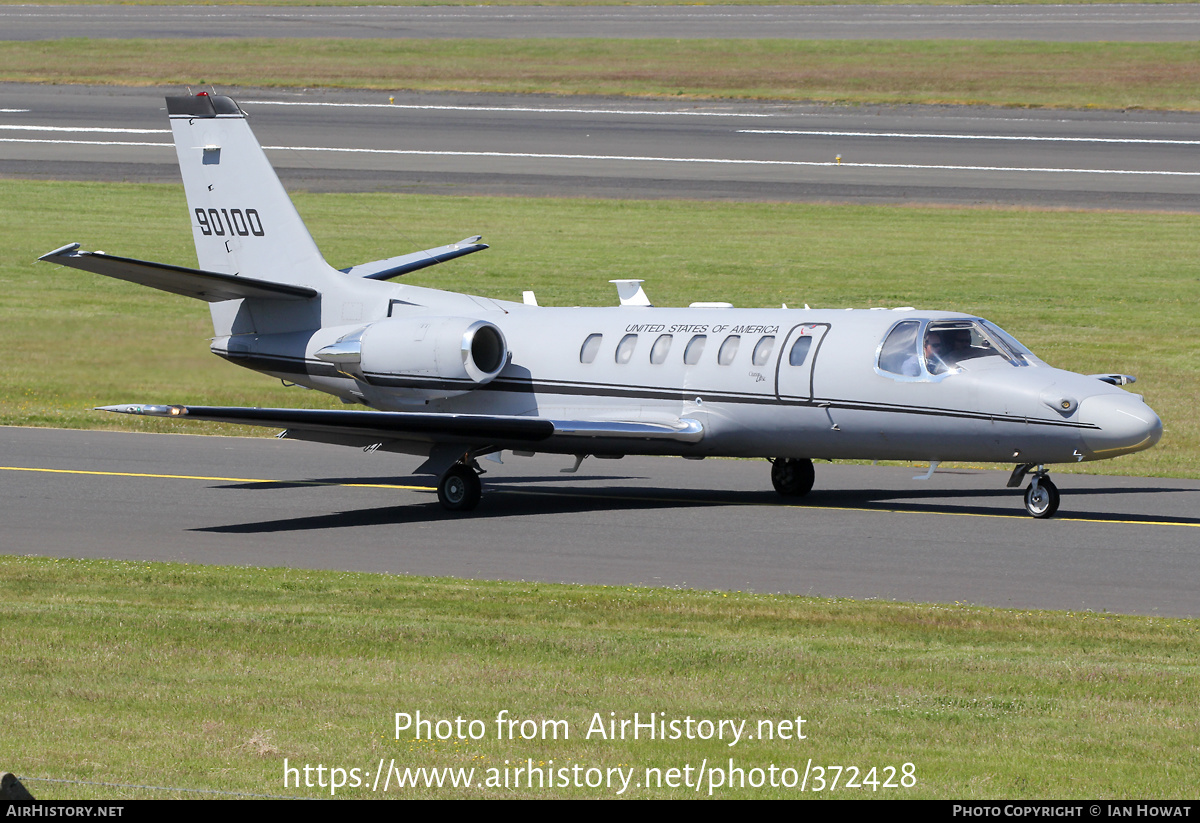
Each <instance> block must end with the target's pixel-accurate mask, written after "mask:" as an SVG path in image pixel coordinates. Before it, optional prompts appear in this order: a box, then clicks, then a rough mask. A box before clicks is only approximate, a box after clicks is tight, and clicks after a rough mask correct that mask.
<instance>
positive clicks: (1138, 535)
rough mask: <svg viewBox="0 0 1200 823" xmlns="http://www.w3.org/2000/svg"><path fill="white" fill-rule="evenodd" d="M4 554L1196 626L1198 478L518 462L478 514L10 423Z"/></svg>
mask: <svg viewBox="0 0 1200 823" xmlns="http://www.w3.org/2000/svg"><path fill="white" fill-rule="evenodd" d="M0 454H3V455H4V458H3V461H2V462H3V464H4V465H3V466H2V467H0V489H2V493H0V522H3V524H4V526H3V529H2V530H0V540H2V541H3V547H2V552H0V553H4V554H33V555H48V556H59V557H106V558H116V559H132V560H162V561H182V562H188V563H201V564H231V565H253V566H288V567H297V568H319V569H343V570H355V571H371V572H386V573H396V574H418V575H451V576H456V577H467V578H476V579H507V580H539V581H550V582H571V583H585V584H586V583H594V584H608V585H618V584H620V585H644V586H678V587H687V588H699V589H721V590H742V591H757V592H788V593H797V594H811V595H822V596H832V597H852V598H874V599H881V600H904V601H921V602H964V603H976V604H982V605H990V606H997V607H1008V608H1039V609H1069V610H1091V611H1096V612H1101V611H1108V612H1117V613H1135V614H1152V615H1164V616H1191V617H1194V616H1200V515H1198V514H1197V513H1198V512H1200V481H1187V480H1166V479H1161V478H1126V477H1098V476H1088V475H1067V474H1058V475H1055V479H1056V482H1057V483H1058V485H1059V488H1060V489H1061V490H1062V493H1063V503H1062V509H1061V510H1060V514H1059V516H1058V517H1056V518H1054V519H1052V520H1047V521H1038V520H1034V519H1033V518H1030V517H1029V516H1028V515H1026V514H1025V512H1024V509H1023V506H1022V503H1021V499H1020V495H1019V493H1018V492H1017V491H1016V490H1012V489H1006V488H1005V487H1004V481H1005V479H1006V476H1007V475H1006V473H1004V472H997V471H984V470H976V469H966V468H963V469H953V470H949V471H939V472H937V473H936V474H934V476H933V478H932V479H930V480H929V481H924V482H922V481H916V480H913V479H912V478H913V476H914V475H915V474H917V473H918V471H917V470H915V469H914V468H911V467H894V466H893V467H882V466H844V465H838V464H818V467H817V484H816V488H815V489H814V491H813V492H812V493H811V495H810V496H809V497H807V498H805V500H804V501H803V502H802V503H800V504H795V505H789V504H785V503H781V502H780V500H779V498H778V497H777V496H776V495H775V493H774V492H773V491H772V490H771V489H770V480H769V477H768V471H769V467H768V465H767V463H766V462H765V461H760V460H705V461H700V462H693V461H684V460H676V459H667V458H625V459H623V460H596V459H589V460H587V461H585V462H584V464H583V467H582V468H581V469H580V471H579V473H578V474H574V475H572V474H563V473H561V472H560V469H562V468H565V467H567V466H568V465H570V462H571V461H570V460H569V459H566V458H555V457H551V456H540V457H534V458H520V457H513V456H509V455H506V456H505V457H504V461H505V462H504V464H503V465H496V464H494V463H491V462H488V461H483V465H484V466H485V467H486V468H488V469H489V472H488V474H487V475H486V476H485V477H484V481H485V489H486V491H485V494H484V498H483V501H482V503H481V504H480V505H479V508H478V509H476V510H475V512H473V513H472V514H471V515H468V516H462V515H452V514H449V513H447V512H445V511H443V510H442V508H441V507H440V505H439V504H438V503H437V499H436V495H435V494H434V493H433V491H432V488H431V485H430V483H429V479H428V478H421V477H413V476H412V475H410V474H409V472H410V471H411V470H412V469H413V468H414V467H415V466H416V465H417V463H418V462H419V459H418V458H408V457H403V456H396V455H387V454H379V453H375V454H367V455H364V454H362V453H360V452H358V451H357V450H354V449H345V448H338V447H334V446H321V445H314V444H306V443H299V442H291V441H277V440H274V439H269V438H228V437H198V436H188V435H149V434H132V433H122V432H85V431H64V430H55V429H22V428H0Z"/></svg>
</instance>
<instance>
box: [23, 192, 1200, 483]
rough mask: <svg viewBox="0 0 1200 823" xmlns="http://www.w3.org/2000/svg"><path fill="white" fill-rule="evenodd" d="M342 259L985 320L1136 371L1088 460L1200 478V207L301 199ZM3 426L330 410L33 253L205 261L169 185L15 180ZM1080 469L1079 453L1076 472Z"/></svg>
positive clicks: (136, 423)
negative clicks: (143, 407)
mask: <svg viewBox="0 0 1200 823" xmlns="http://www.w3.org/2000/svg"><path fill="white" fill-rule="evenodd" d="M296 201H297V204H298V207H299V209H300V211H301V213H302V214H303V215H304V217H305V219H306V220H307V221H308V224H309V226H310V228H311V229H312V230H313V234H314V236H315V237H316V239H317V242H318V244H319V245H320V246H321V248H322V250H323V251H324V252H325V255H326V257H327V259H328V260H329V261H330V262H331V263H332V264H334V265H335V266H338V267H344V266H348V265H351V264H353V263H356V262H364V261H367V260H375V259H380V258H383V257H387V256H390V255H394V254H400V253H403V252H405V251H412V250H416V249H422V248H428V247H431V246H435V245H440V244H442V243H445V242H448V241H451V240H455V239H457V238H460V237H465V236H469V235H471V234H475V233H482V234H483V235H484V237H485V240H486V241H487V242H490V243H491V244H492V248H491V249H489V250H488V251H486V252H483V253H481V254H477V255H473V256H471V257H468V258H465V259H463V260H458V261H454V262H452V263H448V264H446V265H444V266H438V267H436V268H434V269H429V270H427V271H423V272H418V273H416V274H414V275H410V276H409V277H408V278H407V281H408V282H413V283H417V284H420V285H429V286H433V287H436V288H444V289H450V290H454V291H465V292H470V293H474V294H483V295H486V296H489V297H495V298H499V299H507V300H519V299H520V294H521V292H522V290H524V289H534V290H535V291H536V293H537V296H538V299H539V301H540V302H541V303H542V305H566V306H571V305H612V304H614V303H615V299H616V298H615V294H614V292H613V287H612V286H611V285H609V283H608V282H607V281H608V280H610V279H614V278H643V279H645V280H646V281H647V283H646V288H647V290H648V292H649V294H650V295H651V297H652V298H653V299H654V301H655V303H656V304H658V305H687V304H688V303H690V302H693V301H697V300H728V301H730V302H732V303H734V304H735V305H738V306H777V305H780V304H781V303H786V304H788V305H789V306H793V307H796V306H803V305H804V304H805V303H808V304H809V305H811V306H813V307H814V308H844V307H857V308H866V307H871V306H905V305H911V306H916V307H918V308H938V309H946V310H952V311H962V312H969V313H974V314H979V315H981V316H983V317H987V318H989V319H991V320H993V321H995V322H997V323H999V324H1000V325H1001V326H1002V327H1004V328H1006V329H1007V330H1009V331H1010V332H1012V333H1013V334H1015V335H1016V336H1017V337H1018V339H1020V340H1021V341H1022V342H1024V343H1025V344H1026V345H1028V346H1030V347H1031V348H1032V349H1033V350H1034V351H1035V352H1037V353H1038V354H1039V355H1040V356H1042V357H1043V358H1044V359H1045V360H1046V361H1047V362H1049V363H1051V364H1053V365H1056V366H1060V367H1062V368H1067V369H1070V370H1072V371H1077V372H1081V373H1085V374H1091V373H1098V372H1109V371H1115V372H1124V373H1128V374H1134V375H1137V376H1138V378H1139V382H1138V384H1137V386H1136V389H1137V390H1138V391H1139V392H1143V393H1144V394H1145V395H1146V399H1147V402H1149V403H1150V404H1151V406H1153V407H1154V408H1155V410H1156V411H1158V412H1159V414H1160V416H1161V417H1162V418H1163V421H1164V426H1165V433H1164V436H1163V439H1162V441H1161V442H1160V443H1159V445H1158V446H1156V447H1155V448H1154V449H1151V450H1150V451H1148V452H1144V453H1141V454H1137V455H1130V456H1127V457H1123V458H1120V459H1118V460H1117V461H1116V462H1108V461H1105V462H1102V463H1096V464H1086V465H1085V466H1084V467H1082V468H1084V469H1086V470H1091V471H1099V472H1105V473H1112V472H1118V473H1126V474H1143V475H1145V474H1149V475H1163V476H1179V477H1193V478H1195V477H1200V423H1198V421H1197V416H1196V414H1195V398H1196V397H1197V396H1200V359H1198V358H1197V356H1196V355H1197V352H1200V326H1198V325H1197V324H1196V322H1195V306H1196V305H1200V231H1197V229H1198V228H1200V216H1197V215H1191V214H1146V213H1121V212H1069V211H1034V210H1025V209H1009V210H1004V209H960V208H915V207H893V206H827V205H799V204H777V203H774V204H772V203H766V204H764V203H702V202H684V201H605V200H571V199H534V198H530V199H506V198H455V197H429V196H404V195H390V194H349V195H347V194H303V193H301V194H298V195H297V196H296ZM0 224H2V225H4V226H5V227H6V233H7V234H6V236H7V237H8V238H9V239H8V243H7V246H8V247H7V248H6V249H5V254H4V255H3V259H2V261H0V316H3V317H4V322H5V340H6V342H7V343H8V361H7V365H6V367H5V370H4V372H3V377H2V378H0V424H6V425H32V426H60V427H68V428H93V427H108V428H116V427H128V428H135V429H142V430H151V431H189V432H195V431H212V430H221V431H225V432H230V433H232V432H242V433H244V432H245V431H246V430H245V429H236V428H234V427H225V428H219V427H203V426H200V427H197V426H195V424H192V425H188V424H185V423H183V422H181V421H170V420H159V419H153V418H137V417H126V416H115V415H104V414H100V413H98V412H92V411H90V409H91V408H92V407H94V406H97V405H105V404H111V403H119V402H170V403H179V402H188V403H196V404H214V405H227V404H228V405H260V406H274V405H283V406H304V405H318V406H320V405H333V404H334V403H335V401H331V399H329V398H327V397H326V396H324V395H321V394H318V393H316V392H306V391H300V390H297V389H286V388H284V387H282V386H281V385H280V384H279V383H278V382H275V381H272V380H270V379H268V378H265V377H262V376H260V375H257V374H255V373H253V372H250V371H246V370H243V369H239V368H237V367H234V366H232V365H230V364H228V363H225V362H224V361H221V360H220V359H218V358H216V357H214V356H213V355H211V354H209V352H208V345H207V342H208V341H207V338H208V337H209V336H210V335H211V333H212V331H211V326H210V325H209V322H208V312H207V307H206V306H204V305H203V304H201V303H199V302H197V301H192V300H188V299H186V298H181V297H173V296H171V295H167V294H163V293H160V292H156V291H154V290H151V289H146V288H143V287H139V286H135V285H132V284H128V283H123V282H120V281H115V280H111V279H108V278H104V277H100V276H98V275H90V274H87V273H83V272H79V271H76V270H73V269H65V268H60V267H54V266H51V265H49V264H46V263H35V262H34V261H35V259H36V258H37V257H38V256H39V255H40V254H44V253H45V252H47V251H49V250H51V249H53V248H56V247H58V246H60V245H62V244H63V243H66V242H70V241H77V242H80V243H82V244H83V247H84V248H85V249H89V250H94V249H103V250H105V251H109V252H111V253H113V254H122V255H125V256H130V257H140V258H143V259H152V260H161V261H163V262H169V263H177V264H181V265H195V256H194V252H193V250H192V244H191V236H190V232H189V231H188V227H187V219H186V206H185V204H184V200H183V193H182V190H181V189H180V188H179V187H176V186H136V185H114V184H87V183H42V182H22V181H0ZM1077 468H1078V467H1077Z"/></svg>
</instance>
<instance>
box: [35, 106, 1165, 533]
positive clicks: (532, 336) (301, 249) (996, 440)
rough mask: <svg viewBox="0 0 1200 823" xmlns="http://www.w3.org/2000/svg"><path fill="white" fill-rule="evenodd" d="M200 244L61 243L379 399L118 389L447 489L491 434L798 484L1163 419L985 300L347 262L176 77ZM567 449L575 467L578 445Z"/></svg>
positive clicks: (268, 357)
mask: <svg viewBox="0 0 1200 823" xmlns="http://www.w3.org/2000/svg"><path fill="white" fill-rule="evenodd" d="M167 112H168V114H169V116H170V120H171V129H172V132H173V133H174V139H175V148H176V151H177V153H178V155H179V166H180V169H181V171H182V174H183V183H184V189H185V191H186V193H187V201H188V209H189V210H190V212H191V221H192V234H193V236H194V238H195V242H196V255H197V257H198V259H199V268H198V269H191V268H185V267H182V266H172V265H166V264H163V263H151V262H146V261H143V260H134V259H130V258H125V257H117V256H114V255H110V254H104V253H102V252H87V251H81V250H80V249H79V244H77V243H74V244H71V245H68V246H64V247H63V248H60V249H57V250H55V251H52V252H50V253H49V254H46V255H45V256H43V257H42V258H41V259H42V260H47V261H51V262H55V263H60V264H63V265H66V266H72V267H75V268H79V269H84V270H86V271H91V272H96V273H98V274H103V275H107V276H109V277H116V278H119V279H122V280H129V281H132V282H134V283H141V284H143V285H146V286H151V287H153V288H157V289H161V290H163V291H168V292H172V293H174V294H181V295H185V296H187V297H194V298H197V299H199V300H204V301H207V302H208V303H209V304H210V308H211V313H212V321H213V328H214V330H215V337H214V338H213V341H212V351H213V352H214V353H215V354H217V355H219V356H221V357H223V358H225V359H227V360H229V361H231V362H233V363H236V364H238V365H240V366H245V367H246V368H249V369H254V370H255V371H259V372H262V373H264V374H268V375H271V376H273V377H277V378H279V379H281V380H283V381H285V382H289V383H296V384H299V385H301V386H306V387H308V388H311V389H317V390H319V391H323V392H328V393H329V394H332V395H334V396H336V397H338V398H340V399H341V400H342V402H344V403H346V404H350V405H357V406H362V407H365V408H360V409H339V410H320V409H265V408H234V407H214V406H179V405H142V404H129V405H118V406H106V407H103V408H104V410H105V411H111V412H119V413H123V414H141V415H151V416H158V417H182V418H188V419H194V420H216V421H222V422H227V423H242V424H247V425H256V426H271V427H278V428H282V429H284V430H285V431H283V432H282V433H281V434H280V435H279V436H280V437H284V438H291V439H298V440H313V441H318V442H322V443H335V444H340V445H345V446H357V447H359V448H362V449H364V450H365V451H375V450H380V451H391V452H402V453H406V454H415V455H419V456H421V457H423V458H425V460H424V462H423V463H421V465H420V466H419V467H418V468H417V469H416V470H415V471H414V473H415V474H429V475H433V476H435V477H437V478H438V485H437V489H438V498H439V500H440V501H441V503H442V505H443V506H445V507H446V508H447V509H450V510H455V511H468V510H470V509H472V508H474V507H475V505H476V504H477V503H478V502H479V499H480V493H481V484H480V480H479V475H480V474H481V468H480V466H479V464H478V462H477V460H478V458H480V457H485V456H489V455H490V456H492V457H493V459H496V458H498V456H499V452H501V451H502V450H508V451H511V452H513V453H515V454H518V455H528V454H533V453H535V452H548V453H554V454H563V455H571V456H574V458H575V463H574V468H575V469H578V467H579V465H580V462H581V461H582V460H583V459H584V458H585V457H587V456H594V457H603V458H617V457H622V456H624V455H626V454H658V455H678V456H681V457H684V458H690V459H697V460H698V459H701V458H704V457H708V456H729V457H765V458H768V459H769V460H770V461H771V463H772V467H771V481H772V483H773V484H774V486H775V489H776V490H777V491H778V492H779V493H780V494H781V495H783V496H784V497H785V498H797V497H802V496H803V495H805V494H806V493H808V491H809V490H810V489H811V488H812V485H813V463H812V461H813V459H828V460H833V459H868V460H873V459H892V460H920V461H929V462H930V469H929V474H928V475H926V477H928V476H930V475H932V473H933V470H934V468H935V467H936V466H937V464H938V463H939V462H940V461H946V460H955V461H986V462H996V463H1011V464H1014V465H1015V468H1014V470H1013V473H1012V476H1011V477H1010V479H1009V483H1008V485H1009V486H1010V487H1019V486H1020V485H1021V483H1022V482H1023V479H1024V478H1025V477H1026V476H1028V477H1029V478H1030V483H1029V486H1028V488H1027V490H1026V492H1025V507H1026V509H1027V510H1028V511H1029V513H1030V514H1031V515H1033V516H1034V517H1050V516H1051V515H1053V514H1054V513H1055V511H1056V510H1057V509H1058V504H1059V493H1058V490H1057V489H1056V488H1055V485H1054V483H1053V482H1052V481H1051V480H1050V477H1049V476H1048V474H1047V471H1046V464H1050V463H1073V462H1077V461H1083V460H1103V459H1107V458H1110V457H1116V456H1117V455H1121V454H1128V453H1130V452H1136V451H1140V450H1142V449H1147V448H1149V447H1150V446H1152V445H1154V444H1155V443H1156V442H1157V441H1158V439H1159V437H1160V436H1161V434H1162V423H1161V421H1160V420H1159V418H1158V416H1157V415H1156V414H1155V413H1154V411H1153V410H1152V409H1150V407H1149V406H1147V405H1146V404H1145V403H1144V402H1143V401H1142V398H1141V397H1140V396H1138V395H1134V394H1130V393H1129V392H1127V391H1125V390H1123V389H1121V388H1120V386H1121V385H1124V384H1126V383H1129V382H1132V380H1133V378H1132V377H1130V376H1128V375H1121V374H1103V375H1080V374H1074V373H1072V372H1067V371H1062V370H1060V369H1055V368H1052V367H1050V366H1048V365H1046V364H1045V363H1043V362H1042V361H1041V360H1039V359H1038V358H1037V357H1036V356H1035V355H1034V354H1033V353H1032V352H1031V351H1030V350H1029V349H1027V348H1026V347H1025V346H1023V345H1021V344H1020V343H1019V342H1017V340H1016V339H1015V338H1014V337H1012V336H1011V335H1009V334H1008V333H1006V332H1005V331H1003V330H1002V329H1000V328H998V327H997V326H995V325H993V324H992V323H989V322H988V321H987V320H984V319H982V318H979V317H973V316H971V315H966V314H958V313H955V312H943V311H933V312H930V311H917V310H915V309H912V308H898V309H871V310H845V311H829V310H811V309H808V308H807V307H806V308H804V309H802V310H800V309H787V308H786V307H785V308H782V309H735V308H733V307H732V306H730V305H728V304H723V303H696V304H692V305H691V306H689V307H687V308H656V307H654V306H652V305H651V303H650V300H649V299H648V297H647V295H646V293H645V291H644V290H643V289H642V287H641V285H640V281H613V282H614V283H616V285H617V290H618V296H619V299H620V305H619V306H615V307H607V308H552V307H542V306H538V305H537V301H536V298H534V297H533V295H532V293H529V292H527V293H526V295H525V299H524V302H522V303H509V302H504V301H500V300H492V299H489V298H486V297H475V296H472V295H467V294H455V293H453V292H446V291H439V290H435V289H428V288H421V287H418V286H411V285H405V284H402V283H392V282H388V281H390V280H392V279H393V278H396V277H399V276H401V275H403V274H405V273H407V272H411V271H415V270H417V269H421V268H424V267H426V266H431V265H435V264H439V263H442V262H445V261H447V260H452V259H454V258H456V257H461V256H463V255H466V254H471V253H474V252H477V251H481V250H483V249H485V248H487V246H485V245H484V244H482V243H480V242H479V240H480V238H478V237H472V238H468V239H466V240H464V241H461V242H459V243H455V244H451V245H448V246H442V247H439V248H435V249H428V250H426V251H421V252H416V253H413V254H406V255H402V256H400V257H393V258H390V259H387V260H379V261H376V262H373V263H364V264H362V265H358V266H353V267H351V268H348V269H343V270H341V271H338V270H336V269H334V268H332V267H331V266H330V265H329V264H328V263H326V262H325V260H324V258H323V257H322V256H321V253H320V252H319V251H318V249H317V247H316V244H315V243H314V242H313V239H312V237H311V236H310V235H309V233H308V230H307V229H306V228H305V226H304V224H303V222H302V221H301V219H300V216H299V214H297V212H296V210H295V208H294V207H293V206H292V203H291V200H290V199H289V198H288V195H287V193H286V192H285V191H284V189H283V186H282V185H281V184H280V182H279V178H278V177H277V176H276V175H275V172H274V170H273V169H272V168H271V165H270V163H269V161H268V160H267V158H266V155H265V154H264V153H263V151H262V148H261V147H260V146H259V143H258V141H257V139H256V138H255V137H254V135H253V133H252V132H251V130H250V127H249V126H248V124H247V122H246V117H245V114H244V113H243V112H242V111H241V109H240V108H239V107H238V105H237V103H235V102H234V101H233V100H232V99H230V98H228V97H221V96H217V95H209V94H205V93H201V94H198V95H195V96H187V97H168V98H167ZM568 470H570V469H568Z"/></svg>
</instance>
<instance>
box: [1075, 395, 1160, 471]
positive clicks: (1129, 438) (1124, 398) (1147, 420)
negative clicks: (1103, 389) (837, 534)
mask: <svg viewBox="0 0 1200 823" xmlns="http://www.w3.org/2000/svg"><path fill="white" fill-rule="evenodd" d="M1079 419H1080V420H1082V421H1084V422H1086V423H1092V424H1094V425H1096V426H1099V429H1085V430H1084V433H1083V442H1084V445H1085V446H1087V449H1088V451H1090V452H1091V453H1092V457H1093V458H1097V459H1098V458H1105V457H1116V456H1117V455H1119V454H1129V453H1130V452H1136V451H1141V450H1142V449H1148V448H1150V447H1151V446H1153V445H1154V444H1155V443H1157V442H1158V439H1159V438H1160V437H1162V421H1161V420H1159V419H1158V415H1157V414H1155V413H1154V409H1152V408H1150V407H1149V406H1147V405H1146V404H1145V403H1144V402H1143V401H1142V399H1141V398H1140V397H1137V396H1136V395H1132V394H1100V395H1093V396H1092V397H1088V398H1085V399H1084V401H1083V402H1082V403H1080V404H1079Z"/></svg>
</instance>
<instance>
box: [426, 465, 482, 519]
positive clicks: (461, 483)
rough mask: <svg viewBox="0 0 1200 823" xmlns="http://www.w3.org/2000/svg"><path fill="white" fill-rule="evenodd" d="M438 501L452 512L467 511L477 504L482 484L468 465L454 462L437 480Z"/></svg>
mask: <svg viewBox="0 0 1200 823" xmlns="http://www.w3.org/2000/svg"><path fill="white" fill-rule="evenodd" d="M437 493H438V502H439V503H441V504H442V508H444V509H446V510H447V511H452V512H469V511H470V510H471V509H473V508H475V507H476V506H477V505H479V498H480V497H481V496H482V495H483V484H482V483H480V482H479V475H478V474H476V473H475V470H474V469H473V468H471V467H470V466H467V465H465V464H463V463H455V464H454V465H453V466H451V467H450V468H449V469H448V470H447V471H446V473H445V474H443V475H442V478H441V479H440V480H439V481H438V489H437Z"/></svg>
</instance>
